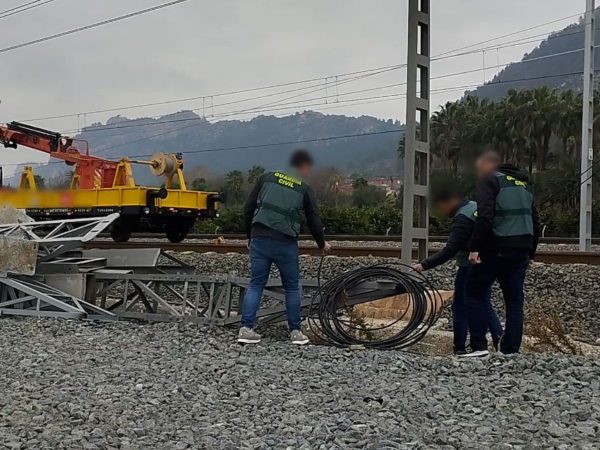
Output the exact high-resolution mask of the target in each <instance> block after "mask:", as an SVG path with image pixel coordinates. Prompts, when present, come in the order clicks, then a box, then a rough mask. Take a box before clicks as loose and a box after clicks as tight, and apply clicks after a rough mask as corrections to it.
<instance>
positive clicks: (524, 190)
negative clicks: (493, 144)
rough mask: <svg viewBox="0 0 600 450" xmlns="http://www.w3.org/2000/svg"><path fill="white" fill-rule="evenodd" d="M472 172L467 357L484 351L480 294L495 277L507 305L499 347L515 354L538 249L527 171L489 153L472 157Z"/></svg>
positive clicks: (482, 298) (537, 233)
mask: <svg viewBox="0 0 600 450" xmlns="http://www.w3.org/2000/svg"><path fill="white" fill-rule="evenodd" d="M477 172H478V177H479V184H478V186H477V220H476V222H475V228H474V230H473V237H472V238H471V243H470V245H469V250H470V254H469V262H470V263H471V264H472V268H471V277H470V278H469V281H468V282H467V308H468V317H469V332H470V334H471V349H472V350H473V352H472V353H471V355H472V356H485V355H487V353H488V350H487V340H486V336H485V331H486V325H487V322H486V313H485V311H486V309H485V308H486V307H485V304H486V302H485V296H486V292H487V291H488V289H489V288H490V286H491V285H492V284H493V283H494V281H496V280H498V283H499V284H500V289H501V290H502V295H503V297H504V303H505V305H506V324H505V327H504V334H503V336H502V339H501V341H500V351H501V352H502V353H504V354H513V353H518V352H519V350H520V348H521V341H522V340H523V316H524V314H523V306H524V305H523V304H524V294H523V285H524V282H525V274H526V272H527V267H528V266H529V262H530V261H532V260H533V259H534V257H535V252H536V249H537V244H538V237H539V228H540V227H539V219H538V215H537V212H536V209H535V206H534V203H533V194H532V193H531V191H530V189H529V185H528V183H529V177H528V175H527V174H526V173H524V172H521V171H520V170H519V169H518V168H517V167H516V166H514V165H512V164H501V158H500V156H499V155H498V154H497V153H496V152H493V151H488V152H485V153H484V154H483V155H482V156H481V157H480V158H479V159H478V160H477Z"/></svg>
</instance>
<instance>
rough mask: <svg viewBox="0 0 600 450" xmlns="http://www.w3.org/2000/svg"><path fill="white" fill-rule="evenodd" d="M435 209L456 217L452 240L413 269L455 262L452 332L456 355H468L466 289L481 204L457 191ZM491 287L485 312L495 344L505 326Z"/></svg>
mask: <svg viewBox="0 0 600 450" xmlns="http://www.w3.org/2000/svg"><path fill="white" fill-rule="evenodd" d="M433 200H434V205H435V207H436V209H438V210H439V211H440V212H441V213H442V214H444V215H445V216H448V217H452V225H451V228H450V236H449V237H448V241H447V242H446V245H445V246H444V248H443V249H442V250H440V251H439V252H437V253H435V254H434V255H432V256H430V257H429V258H427V259H424V260H423V261H421V262H420V263H419V264H415V265H414V266H413V269H414V270H416V271H417V272H419V273H420V272H423V271H424V270H430V269H433V268H435V267H438V266H441V265H442V264H445V263H446V262H448V261H450V260H451V259H453V258H455V259H456V263H457V265H458V271H457V272H456V277H455V279H454V298H453V299H452V329H453V331H454V354H455V355H456V356H464V355H467V334H468V330H469V324H468V320H467V305H466V302H465V298H466V286H467V280H468V278H469V276H470V274H471V267H470V264H469V253H468V247H469V241H470V239H471V235H472V233H473V227H474V226H475V219H476V215H477V203H475V202H473V201H469V200H467V199H466V198H465V197H464V196H462V195H461V194H459V193H458V192H457V191H456V190H452V189H450V190H446V191H444V192H443V193H439V194H437V195H436V196H435V197H434V199H433ZM491 291H492V290H491V287H490V288H489V289H488V290H487V292H486V300H485V311H486V317H487V323H488V329H489V330H490V332H491V335H492V340H493V342H494V343H495V344H497V343H498V341H499V340H500V336H502V325H501V323H500V320H499V319H498V315H497V314H496V311H495V309H494V307H493V305H492V301H491V294H492V292H491Z"/></svg>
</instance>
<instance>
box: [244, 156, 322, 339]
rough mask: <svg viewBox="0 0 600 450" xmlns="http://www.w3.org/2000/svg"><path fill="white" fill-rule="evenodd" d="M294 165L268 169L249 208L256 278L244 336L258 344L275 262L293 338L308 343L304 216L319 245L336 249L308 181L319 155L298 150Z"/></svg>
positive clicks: (248, 225) (247, 300)
mask: <svg viewBox="0 0 600 450" xmlns="http://www.w3.org/2000/svg"><path fill="white" fill-rule="evenodd" d="M290 166H291V170H289V171H285V172H284V171H276V172H268V173H266V174H264V175H263V176H262V177H261V178H260V179H259V180H258V182H257V183H256V186H254V189H253V190H252V192H251V193H250V195H249V197H248V200H247V201H246V206H245V208H244V215H245V222H246V233H247V235H248V239H249V241H248V248H249V249H250V266H251V280H250V286H249V287H248V290H247V291H246V295H245V296H244V300H243V303H242V327H241V328H240V332H239V334H238V342H241V343H244V344H257V343H258V342H260V335H259V334H258V333H257V332H256V331H254V325H255V324H256V314H257V312H258V310H259V308H260V300H261V297H262V293H263V290H264V288H265V285H266V284H267V281H268V280H269V272H270V270H271V265H272V264H275V265H276V266H277V268H278V269H279V273H280V274H281V281H282V284H283V288H284V290H285V307H286V312H287V318H288V325H289V328H290V337H291V341H292V343H293V344H297V345H305V344H308V342H309V341H308V338H307V337H306V336H305V335H304V334H303V333H302V331H301V329H300V310H301V298H300V285H299V282H300V267H299V261H298V256H299V252H298V236H299V234H300V228H301V223H302V216H305V217H306V223H307V225H308V229H309V230H310V232H311V234H312V235H313V237H314V239H315V241H316V242H317V245H318V246H319V248H320V249H322V250H323V251H324V252H328V251H329V250H330V248H331V247H330V245H329V244H328V243H327V242H325V236H324V234H323V225H322V224H321V220H320V218H319V214H318V210H317V205H316V201H315V196H314V193H313V190H312V189H311V187H310V186H309V185H308V184H307V183H306V178H307V177H308V176H309V174H310V172H311V170H312V167H313V160H312V157H311V155H310V154H309V153H308V152H307V151H306V150H297V151H295V152H294V153H293V154H292V157H291V159H290Z"/></svg>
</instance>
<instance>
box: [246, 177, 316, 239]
mask: <svg viewBox="0 0 600 450" xmlns="http://www.w3.org/2000/svg"><path fill="white" fill-rule="evenodd" d="M306 189H307V184H306V182H305V181H304V180H301V179H300V178H298V177H297V176H293V175H289V174H287V173H284V172H282V171H277V172H269V173H267V174H265V176H264V178H263V186H262V188H261V190H260V193H259V194H258V199H257V205H256V210H255V211H254V218H253V220H252V223H253V224H254V223H260V224H262V225H265V226H267V227H269V228H271V229H273V230H276V231H279V232H280V233H283V234H285V235H287V236H291V237H294V238H297V237H298V235H299V234H300V227H301V224H302V213H303V211H304V194H305V193H306Z"/></svg>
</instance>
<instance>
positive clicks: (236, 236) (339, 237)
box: [103, 233, 600, 245]
mask: <svg viewBox="0 0 600 450" xmlns="http://www.w3.org/2000/svg"><path fill="white" fill-rule="evenodd" d="M103 236H104V237H108V235H103ZM219 236H223V237H224V238H225V239H232V240H244V239H246V235H245V234H243V233H225V234H223V233H221V234H218V233H217V234H206V233H205V234H198V233H196V234H188V235H187V239H188V240H189V239H216V238H217V237H219ZM131 237H132V238H134V239H162V236H161V235H159V234H155V233H134V234H133V235H132V236H131ZM325 238H326V239H327V240H328V241H332V242H335V241H350V242H357V241H360V242H401V241H402V236H397V235H394V236H377V235H368V236H359V235H354V234H332V235H327V236H326V237H325ZM299 239H300V240H301V241H312V239H313V238H312V236H310V235H308V234H304V235H301V236H300V238H299ZM429 240H430V241H431V242H446V241H447V240H448V236H430V237H429ZM540 243H541V244H578V243H579V238H571V237H567V238H565V237H544V238H541V239H540ZM592 244H594V245H600V238H594V239H592Z"/></svg>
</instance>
